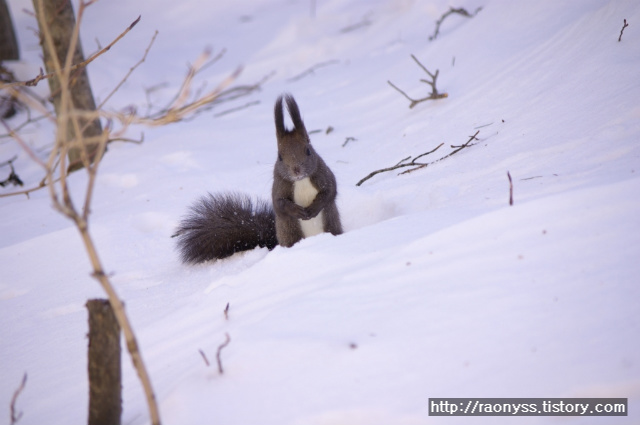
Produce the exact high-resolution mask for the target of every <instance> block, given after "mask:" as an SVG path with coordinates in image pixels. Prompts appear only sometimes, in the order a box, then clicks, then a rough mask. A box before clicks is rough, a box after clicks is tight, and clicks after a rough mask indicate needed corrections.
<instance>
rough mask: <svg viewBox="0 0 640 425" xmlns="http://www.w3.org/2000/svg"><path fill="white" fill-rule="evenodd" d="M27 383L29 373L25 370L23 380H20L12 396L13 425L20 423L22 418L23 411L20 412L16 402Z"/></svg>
mask: <svg viewBox="0 0 640 425" xmlns="http://www.w3.org/2000/svg"><path fill="white" fill-rule="evenodd" d="M26 385H27V373H26V372H25V373H24V375H23V376H22V382H20V386H19V387H18V388H17V389H16V390H15V391H14V393H13V397H11V405H10V409H11V425H15V424H17V423H18V421H19V420H20V418H22V412H18V411H17V410H16V402H17V401H18V396H19V395H20V393H21V392H22V391H23V390H24V387H25V386H26Z"/></svg>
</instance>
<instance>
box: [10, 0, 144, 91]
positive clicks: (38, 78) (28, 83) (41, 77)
mask: <svg viewBox="0 0 640 425" xmlns="http://www.w3.org/2000/svg"><path fill="white" fill-rule="evenodd" d="M80 4H81V8H82V7H83V6H82V5H83V4H85V3H82V2H81V3H80ZM78 14H79V15H80V9H78ZM141 17H142V16H138V18H137V19H136V20H135V21H133V22H132V23H131V24H130V25H129V26H128V27H127V29H125V30H124V31H123V32H122V33H121V34H120V35H119V36H118V37H116V39H115V40H113V41H112V42H111V43H109V45H107V47H105V48H103V49H101V50H100V51H99V52H97V53H94V54H93V55H91V56H90V57H89V58H88V59H86V60H84V61H82V62H80V63H77V64H75V65H73V66H71V67H69V68H67V69H65V71H67V72H68V73H72V72H75V71H76V70H78V69H80V68H83V67H86V66H87V65H89V64H90V63H91V62H93V61H94V60H96V59H97V58H98V57H99V56H101V55H102V54H104V53H106V52H107V51H109V49H111V47H113V45H114V44H116V43H117V42H118V41H120V40H121V39H122V37H124V36H125V35H127V33H128V32H129V31H131V30H132V29H133V27H135V26H136V24H137V23H138V22H140V18H141ZM78 18H79V19H78V21H80V18H81V16H78ZM76 27H79V25H78V24H76ZM76 38H77V37H76ZM70 51H71V50H70ZM54 75H56V72H50V73H48V74H45V73H44V71H43V70H42V68H40V74H38V75H37V76H36V77H35V78H32V79H31V80H27V81H15V82H12V83H8V84H3V85H2V86H0V89H4V88H7V87H14V86H28V87H31V86H35V85H36V84H38V83H39V82H40V81H42V80H44V79H46V78H51V77H53V76H54Z"/></svg>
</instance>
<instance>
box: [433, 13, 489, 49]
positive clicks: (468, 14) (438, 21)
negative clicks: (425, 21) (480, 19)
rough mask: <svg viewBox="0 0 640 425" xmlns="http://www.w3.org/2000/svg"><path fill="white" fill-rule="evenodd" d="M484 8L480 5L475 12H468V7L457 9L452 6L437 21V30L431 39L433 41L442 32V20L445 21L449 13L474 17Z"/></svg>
mask: <svg viewBox="0 0 640 425" xmlns="http://www.w3.org/2000/svg"><path fill="white" fill-rule="evenodd" d="M481 10H482V7H479V8H477V9H476V11H475V12H473V14H471V13H469V12H467V10H466V9H464V8H462V7H461V8H458V9H455V8H453V7H450V8H449V10H448V11H447V12H445V13H444V15H442V16H441V17H440V19H438V20H437V21H436V31H435V32H434V33H433V35H432V36H431V37H429V41H433V40H435V39H436V38H437V37H438V34H439V33H440V25H442V22H444V20H445V19H446V18H447V17H448V16H449V15H453V14H454V13H457V14H458V15H462V16H464V17H466V18H473V17H474V16H476V15H477V14H478V12H480V11H481Z"/></svg>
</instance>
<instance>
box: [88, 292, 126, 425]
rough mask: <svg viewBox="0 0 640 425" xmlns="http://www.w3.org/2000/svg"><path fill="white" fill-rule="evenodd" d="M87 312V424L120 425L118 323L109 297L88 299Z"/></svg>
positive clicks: (120, 387)
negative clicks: (105, 298) (107, 298)
mask: <svg viewBox="0 0 640 425" xmlns="http://www.w3.org/2000/svg"><path fill="white" fill-rule="evenodd" d="M87 310H88V311H89V425H120V416H121V414H122V384H121V382H120V380H121V369H120V326H119V325H118V321H117V320H116V316H115V314H114V313H113V309H112V308H111V304H109V301H108V300H101V299H96V300H89V301H87Z"/></svg>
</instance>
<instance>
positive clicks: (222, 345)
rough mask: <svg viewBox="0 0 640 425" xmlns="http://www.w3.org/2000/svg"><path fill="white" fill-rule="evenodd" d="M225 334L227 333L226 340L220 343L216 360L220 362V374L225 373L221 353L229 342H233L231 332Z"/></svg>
mask: <svg viewBox="0 0 640 425" xmlns="http://www.w3.org/2000/svg"><path fill="white" fill-rule="evenodd" d="M224 335H225V340H224V342H223V343H222V344H220V346H219V347H218V351H217V353H216V361H217V362H218V373H219V374H220V375H222V374H223V373H224V370H223V369H222V359H221V358H220V354H221V353H222V349H223V348H224V347H226V346H227V345H229V343H230V342H231V337H229V334H228V333H225V334H224Z"/></svg>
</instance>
